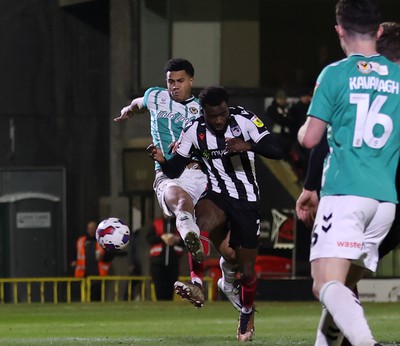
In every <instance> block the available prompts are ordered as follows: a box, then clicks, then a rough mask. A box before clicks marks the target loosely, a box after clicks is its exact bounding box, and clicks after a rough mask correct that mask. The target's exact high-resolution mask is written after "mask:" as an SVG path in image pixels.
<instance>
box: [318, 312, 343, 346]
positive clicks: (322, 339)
mask: <svg viewBox="0 0 400 346" xmlns="http://www.w3.org/2000/svg"><path fill="white" fill-rule="evenodd" d="M343 338H344V336H343V333H342V332H341V331H340V329H339V328H338V327H337V326H336V323H335V322H334V321H333V318H332V316H331V314H330V313H329V312H328V310H326V308H325V307H322V313H321V318H320V320H319V324H318V330H317V337H316V339H315V344H314V346H340V345H341V344H342V341H343Z"/></svg>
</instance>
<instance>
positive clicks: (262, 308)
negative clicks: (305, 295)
mask: <svg viewBox="0 0 400 346" xmlns="http://www.w3.org/2000/svg"><path fill="white" fill-rule="evenodd" d="M364 309H365V312H366V315H367V318H368V321H369V323H370V326H371V328H372V330H373V332H374V335H375V336H376V338H377V340H379V341H380V342H382V343H383V344H384V345H391V346H392V345H400V329H399V320H400V303H368V304H367V303H365V304H364ZM257 310H258V313H256V315H255V326H256V333H255V338H254V340H253V342H252V343H251V345H252V346H258V345H269V346H271V345H281V346H290V345H307V346H311V345H313V341H314V335H315V329H316V326H317V323H318V320H319V315H320V311H321V308H320V304H319V303H318V302H289V303H287V302H258V303H257ZM0 311H1V313H0V345H7V346H8V345H29V346H31V345H32V346H35V345H41V346H43V345H61V346H63V345H110V346H112V345H134V346H136V345H138V346H139V345H144V346H148V345H212V346H213V345H232V344H237V341H236V327H237V318H238V313H237V312H236V310H234V309H233V307H232V306H231V305H230V303H229V302H212V303H206V305H205V306H204V307H203V308H202V309H194V308H193V307H192V306H191V305H190V304H189V303H187V302H184V301H178V302H158V303H152V302H130V303H127V302H121V303H105V304H101V303H90V304H79V303H73V304H58V305H53V304H37V303H36V304H19V305H13V304H5V305H1V306H0Z"/></svg>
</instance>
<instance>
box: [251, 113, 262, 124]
mask: <svg viewBox="0 0 400 346" xmlns="http://www.w3.org/2000/svg"><path fill="white" fill-rule="evenodd" d="M251 121H252V122H253V123H254V125H256V126H257V127H263V126H264V123H263V122H262V121H261V119H260V118H259V117H257V116H256V115H255V116H253V117H252V118H251Z"/></svg>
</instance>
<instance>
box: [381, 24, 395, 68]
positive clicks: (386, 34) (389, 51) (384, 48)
mask: <svg viewBox="0 0 400 346" xmlns="http://www.w3.org/2000/svg"><path fill="white" fill-rule="evenodd" d="M381 25H382V27H383V34H382V36H381V37H379V39H378V41H377V43H376V48H377V50H378V53H379V54H382V55H383V56H385V57H386V58H388V59H389V60H391V61H394V62H400V23H397V22H385V23H382V24H381Z"/></svg>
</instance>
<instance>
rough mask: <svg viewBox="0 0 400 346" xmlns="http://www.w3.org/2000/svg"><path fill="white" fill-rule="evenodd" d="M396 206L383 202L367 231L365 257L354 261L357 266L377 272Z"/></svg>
mask: <svg viewBox="0 0 400 346" xmlns="http://www.w3.org/2000/svg"><path fill="white" fill-rule="evenodd" d="M395 209H396V206H395V204H393V203H387V202H381V203H379V205H378V208H377V211H376V213H375V215H374V217H373V219H372V220H371V222H370V223H369V224H368V226H367V227H366V229H365V237H364V248H365V253H366V255H365V257H363V258H361V259H359V260H358V261H354V263H355V264H357V265H359V266H363V267H365V268H367V269H369V270H371V271H373V272H374V271H375V270H376V267H377V265H378V261H379V250H378V248H379V245H380V244H381V243H382V241H383V239H384V238H385V236H386V235H387V234H388V232H389V229H390V227H391V226H392V223H393V220H394V215H395Z"/></svg>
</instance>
